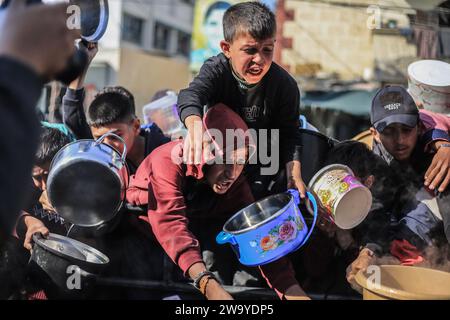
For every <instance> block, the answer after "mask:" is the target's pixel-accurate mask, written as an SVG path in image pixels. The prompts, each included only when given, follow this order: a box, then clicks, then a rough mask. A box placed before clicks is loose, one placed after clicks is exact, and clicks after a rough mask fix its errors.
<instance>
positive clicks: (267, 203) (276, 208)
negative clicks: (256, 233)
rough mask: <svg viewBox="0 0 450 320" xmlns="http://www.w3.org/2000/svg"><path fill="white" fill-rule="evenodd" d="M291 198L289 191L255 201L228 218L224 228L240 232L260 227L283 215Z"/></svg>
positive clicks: (236, 232) (232, 231)
mask: <svg viewBox="0 0 450 320" xmlns="http://www.w3.org/2000/svg"><path fill="white" fill-rule="evenodd" d="M291 198H292V197H291V196H290V195H289V194H287V193H280V194H277V195H273V196H270V197H267V198H264V199H262V200H260V201H258V202H255V203H253V204H252V205H250V206H248V207H246V208H244V209H242V210H241V211H239V213H237V214H236V215H234V216H233V217H232V218H231V219H230V220H228V221H227V223H226V224H225V225H224V227H223V229H224V230H225V231H226V232H229V233H233V234H239V233H243V232H247V231H250V230H253V229H255V228H258V227H259V226H260V225H263V224H265V223H266V222H267V221H269V220H271V219H275V218H276V217H277V216H279V215H281V214H282V213H283V212H284V211H283V209H284V208H286V206H288V205H289V203H290V201H291Z"/></svg>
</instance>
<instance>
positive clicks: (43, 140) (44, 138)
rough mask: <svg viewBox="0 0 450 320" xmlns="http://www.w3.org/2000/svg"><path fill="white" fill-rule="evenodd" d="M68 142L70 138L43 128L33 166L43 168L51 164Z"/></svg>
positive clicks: (58, 131) (57, 131) (55, 130)
mask: <svg viewBox="0 0 450 320" xmlns="http://www.w3.org/2000/svg"><path fill="white" fill-rule="evenodd" d="M70 142H71V140H70V138H69V137H68V136H67V135H66V134H64V133H63V132H61V131H60V130H58V129H55V128H49V127H43V128H42V132H41V136H40V140H39V146H38V149H37V151H36V156H35V161H34V164H35V165H37V166H44V165H47V164H49V163H51V162H52V160H53V158H54V157H55V155H56V154H57V153H58V151H59V150H61V149H62V148H63V147H64V146H65V145H67V144H69V143H70Z"/></svg>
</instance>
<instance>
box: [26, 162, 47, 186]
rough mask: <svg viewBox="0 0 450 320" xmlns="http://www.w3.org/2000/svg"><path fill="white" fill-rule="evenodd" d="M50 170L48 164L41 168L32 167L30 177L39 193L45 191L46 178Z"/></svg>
mask: <svg viewBox="0 0 450 320" xmlns="http://www.w3.org/2000/svg"><path fill="white" fill-rule="evenodd" d="M49 170H50V163H46V164H44V165H42V166H37V165H36V166H34V167H33V171H32V173H31V176H32V178H33V183H34V185H35V187H36V188H38V189H39V190H41V191H46V190H47V178H48V173H49Z"/></svg>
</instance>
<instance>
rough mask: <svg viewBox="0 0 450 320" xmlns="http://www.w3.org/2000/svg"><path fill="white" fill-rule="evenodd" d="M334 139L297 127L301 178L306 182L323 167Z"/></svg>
mask: <svg viewBox="0 0 450 320" xmlns="http://www.w3.org/2000/svg"><path fill="white" fill-rule="evenodd" d="M335 143H336V141H335V140H333V139H331V138H329V137H327V136H325V135H323V134H321V133H319V132H315V131H312V130H308V129H299V131H298V133H297V144H298V145H299V146H300V162H301V164H302V179H303V181H304V182H305V184H308V183H309V181H310V180H311V178H312V177H313V176H314V175H315V174H316V173H317V172H318V171H319V170H320V169H321V168H322V167H323V163H324V162H325V160H326V157H327V155H328V152H329V151H330V150H331V148H332V147H333V146H334V144H335Z"/></svg>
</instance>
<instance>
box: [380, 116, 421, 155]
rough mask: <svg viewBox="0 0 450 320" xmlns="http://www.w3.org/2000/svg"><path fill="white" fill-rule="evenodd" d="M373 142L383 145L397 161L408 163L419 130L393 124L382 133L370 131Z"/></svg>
mask: <svg viewBox="0 0 450 320" xmlns="http://www.w3.org/2000/svg"><path fill="white" fill-rule="evenodd" d="M371 130H372V134H373V135H374V138H375V140H376V141H377V142H378V143H381V144H383V146H384V147H385V148H386V150H387V151H388V152H389V153H390V154H391V155H392V156H393V157H394V158H395V159H396V160H397V161H408V160H409V158H410V157H411V154H412V153H413V151H414V148H415V147H416V144H417V139H418V135H419V132H418V131H419V129H418V127H417V126H415V127H413V128H411V127H408V126H406V125H404V124H400V123H394V124H391V125H389V126H388V127H386V128H385V129H384V130H383V132H378V131H376V130H375V129H373V128H372V129H371Z"/></svg>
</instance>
